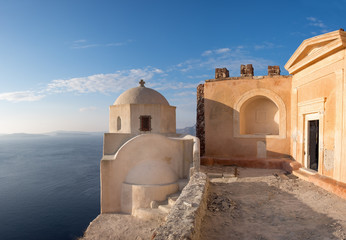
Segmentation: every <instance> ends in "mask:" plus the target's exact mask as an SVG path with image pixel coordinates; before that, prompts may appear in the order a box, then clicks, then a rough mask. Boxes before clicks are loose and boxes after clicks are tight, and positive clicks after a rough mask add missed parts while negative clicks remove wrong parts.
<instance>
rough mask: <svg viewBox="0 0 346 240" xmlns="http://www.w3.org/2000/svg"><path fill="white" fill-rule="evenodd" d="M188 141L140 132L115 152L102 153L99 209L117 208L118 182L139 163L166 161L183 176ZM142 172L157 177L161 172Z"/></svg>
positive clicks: (187, 160) (189, 158) (188, 155)
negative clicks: (103, 155) (104, 154)
mask: <svg viewBox="0 0 346 240" xmlns="http://www.w3.org/2000/svg"><path fill="white" fill-rule="evenodd" d="M192 142H193V140H192V139H172V138H167V137H165V136H162V135H158V134H143V135H139V136H136V137H134V138H132V139H131V140H130V141H128V142H126V143H125V144H124V145H123V146H122V147H121V148H120V149H119V151H118V152H117V153H116V154H115V155H113V156H107V157H104V158H103V159H102V160H101V167H100V168H101V173H100V174H101V213H110V212H121V195H122V184H123V182H124V181H125V179H126V177H127V175H128V173H129V172H130V171H131V169H133V168H134V167H135V166H138V165H139V164H143V163H145V162H148V161H149V162H150V161H151V162H152V161H159V162H162V163H165V164H167V165H168V166H169V167H170V168H171V169H172V171H173V172H174V173H175V174H176V175H177V177H178V178H186V177H187V176H188V173H189V169H190V164H189V163H190V162H191V161H192V152H191V146H192ZM188 146H190V147H188ZM144 170H145V171H147V169H144ZM144 170H143V171H144ZM143 174H147V175H149V176H151V175H156V176H157V177H160V174H162V173H160V172H143Z"/></svg>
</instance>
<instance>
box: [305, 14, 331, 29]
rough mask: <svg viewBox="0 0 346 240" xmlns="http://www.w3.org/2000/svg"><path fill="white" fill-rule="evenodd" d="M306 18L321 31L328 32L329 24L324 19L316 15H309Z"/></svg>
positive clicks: (309, 23)
mask: <svg viewBox="0 0 346 240" xmlns="http://www.w3.org/2000/svg"><path fill="white" fill-rule="evenodd" d="M306 20H308V25H309V26H314V27H317V28H319V29H320V32H321V33H326V32H328V30H327V26H326V24H325V23H324V22H323V21H322V20H320V19H318V18H316V17H307V18H306Z"/></svg>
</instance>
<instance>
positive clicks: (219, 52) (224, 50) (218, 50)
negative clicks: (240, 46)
mask: <svg viewBox="0 0 346 240" xmlns="http://www.w3.org/2000/svg"><path fill="white" fill-rule="evenodd" d="M229 51H231V49H229V48H220V49H216V50H215V53H216V54H221V53H227V52H229Z"/></svg>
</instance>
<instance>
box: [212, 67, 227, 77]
mask: <svg viewBox="0 0 346 240" xmlns="http://www.w3.org/2000/svg"><path fill="white" fill-rule="evenodd" d="M228 77H229V71H228V70H227V68H215V79H217V78H228Z"/></svg>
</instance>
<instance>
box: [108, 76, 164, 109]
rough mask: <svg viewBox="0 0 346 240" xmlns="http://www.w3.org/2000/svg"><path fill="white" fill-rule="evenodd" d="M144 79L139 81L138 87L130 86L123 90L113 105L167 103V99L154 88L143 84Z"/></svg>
mask: <svg viewBox="0 0 346 240" xmlns="http://www.w3.org/2000/svg"><path fill="white" fill-rule="evenodd" d="M144 83H145V82H144V81H143V80H141V81H140V82H139V84H140V85H139V87H135V88H131V89H129V90H127V91H125V92H123V93H122V94H121V95H120V96H119V97H118V98H117V100H115V102H114V105H121V104H162V105H169V103H168V101H167V99H166V98H165V97H164V96H162V94H161V93H159V92H157V91H155V90H154V89H151V88H147V87H145V86H144Z"/></svg>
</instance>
